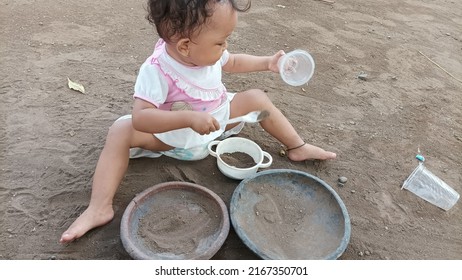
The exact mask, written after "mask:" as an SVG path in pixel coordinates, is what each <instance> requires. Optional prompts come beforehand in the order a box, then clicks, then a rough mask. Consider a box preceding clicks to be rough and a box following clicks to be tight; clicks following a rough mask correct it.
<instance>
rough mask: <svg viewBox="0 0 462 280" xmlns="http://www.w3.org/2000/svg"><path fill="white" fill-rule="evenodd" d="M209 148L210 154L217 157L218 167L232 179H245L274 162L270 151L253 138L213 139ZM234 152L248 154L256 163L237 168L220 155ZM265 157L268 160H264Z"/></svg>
mask: <svg viewBox="0 0 462 280" xmlns="http://www.w3.org/2000/svg"><path fill="white" fill-rule="evenodd" d="M215 145H216V146H217V147H216V149H215V151H213V149H212V147H213V146H215ZM208 150H209V153H210V155H212V156H214V157H216V158H217V165H218V169H219V170H220V171H221V173H223V174H224V175H226V176H227V177H229V178H232V179H237V180H242V179H245V178H247V177H250V176H251V175H253V174H255V173H257V171H258V169H259V168H266V167H269V166H270V165H271V163H273V157H272V156H271V155H270V154H269V153H268V152H265V151H263V150H262V149H261V148H260V146H258V144H257V143H255V142H253V141H252V140H249V139H246V138H242V137H230V138H226V139H225V140H222V141H218V140H215V141H212V142H210V143H209V145H208ZM234 152H242V153H246V154H248V155H249V156H251V157H252V158H253V160H254V161H255V165H254V166H252V167H249V168H237V167H235V166H231V165H229V164H227V163H226V162H224V161H223V159H222V158H221V157H220V155H221V154H224V153H234ZM265 158H266V159H267V161H266V162H263V161H264V159H265Z"/></svg>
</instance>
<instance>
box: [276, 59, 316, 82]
mask: <svg viewBox="0 0 462 280" xmlns="http://www.w3.org/2000/svg"><path fill="white" fill-rule="evenodd" d="M314 67H315V65H314V60H313V57H312V56H311V55H310V54H309V53H308V52H306V51H304V50H293V51H291V52H289V53H286V54H285V55H283V56H281V58H280V59H279V61H278V68H279V74H280V75H281V78H282V80H283V81H284V82H286V83H287V84H289V85H291V86H301V85H303V84H306V83H308V81H309V80H310V79H311V77H313V74H314Z"/></svg>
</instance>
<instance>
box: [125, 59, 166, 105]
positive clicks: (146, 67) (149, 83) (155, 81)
mask: <svg viewBox="0 0 462 280" xmlns="http://www.w3.org/2000/svg"><path fill="white" fill-rule="evenodd" d="M148 61H149V60H148ZM167 94H168V84H167V81H166V80H165V77H164V75H163V73H162V72H161V71H160V70H159V68H158V67H157V66H156V65H153V64H150V63H148V62H145V63H143V65H141V68H140V72H139V73H138V77H137V78H136V83H135V94H134V95H133V97H135V98H140V99H142V100H144V101H147V102H149V103H152V104H153V105H155V106H156V107H159V105H160V104H163V103H164V102H165V100H166V99H167Z"/></svg>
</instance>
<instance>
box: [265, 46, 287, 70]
mask: <svg viewBox="0 0 462 280" xmlns="http://www.w3.org/2000/svg"><path fill="white" fill-rule="evenodd" d="M285 54H286V53H285V52H284V51H283V50H280V51H278V52H277V53H276V54H274V55H273V56H272V57H271V59H270V62H269V65H268V69H269V70H270V71H272V72H274V73H279V68H278V61H279V59H280V58H281V57H282V56H283V55H285Z"/></svg>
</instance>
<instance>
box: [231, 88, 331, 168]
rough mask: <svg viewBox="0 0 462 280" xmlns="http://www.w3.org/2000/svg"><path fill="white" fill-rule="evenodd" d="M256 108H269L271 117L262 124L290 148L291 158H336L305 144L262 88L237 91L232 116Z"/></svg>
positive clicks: (289, 155)
mask: <svg viewBox="0 0 462 280" xmlns="http://www.w3.org/2000/svg"><path fill="white" fill-rule="evenodd" d="M256 110H268V112H269V113H270V114H269V117H267V118H266V119H264V120H263V121H261V122H260V125H261V126H262V127H263V129H265V130H266V131H267V132H268V133H269V134H271V135H272V136H273V137H274V138H276V139H277V140H279V141H280V142H281V143H282V144H284V145H285V146H286V147H287V148H288V154H287V156H288V158H289V159H291V160H293V161H303V160H313V159H321V160H326V159H335V158H336V157H337V155H336V154H335V153H333V152H329V151H325V150H324V149H322V148H319V147H316V146H313V145H310V144H305V142H304V140H303V139H302V138H301V137H300V136H299V135H298V133H297V132H296V131H295V129H294V127H293V126H292V125H291V124H290V122H289V121H288V120H287V118H286V117H285V116H284V115H283V114H282V113H281V111H280V110H279V109H278V108H276V106H274V104H273V103H272V102H271V100H270V99H269V98H268V96H267V95H266V94H265V93H264V92H263V91H261V90H257V89H252V90H248V91H244V92H240V93H237V94H236V96H235V97H234V98H233V100H232V101H231V116H230V117H231V118H233V117H236V116H240V115H243V114H246V113H248V112H250V111H256Z"/></svg>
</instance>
